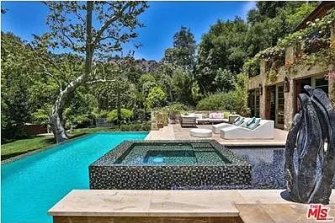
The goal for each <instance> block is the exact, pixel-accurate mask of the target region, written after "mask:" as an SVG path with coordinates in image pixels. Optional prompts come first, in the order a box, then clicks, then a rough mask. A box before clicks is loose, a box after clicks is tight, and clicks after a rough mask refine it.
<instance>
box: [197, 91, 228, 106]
mask: <svg viewBox="0 0 335 223" xmlns="http://www.w3.org/2000/svg"><path fill="white" fill-rule="evenodd" d="M231 94H232V93H231V92H228V93H216V94H212V95H210V96H208V97H206V98H203V99H201V100H200V101H199V102H198V104H197V110H232V109H233V106H232V103H233V102H232V97H231Z"/></svg>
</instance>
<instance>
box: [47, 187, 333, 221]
mask: <svg viewBox="0 0 335 223" xmlns="http://www.w3.org/2000/svg"><path fill="white" fill-rule="evenodd" d="M284 192H286V191H285V190H284V189H281V190H218V191H208V190H186V191H175V190H172V191H171V190H72V191H71V192H70V193H68V194H67V195H66V196H65V197H63V198H62V199H61V200H60V201H59V202H58V203H57V204H55V205H54V206H53V207H52V208H50V209H49V211H48V214H49V215H51V216H53V217H54V218H55V217H57V216H58V217H60V216H64V217H65V216H66V217H67V218H68V219H71V217H76V216H81V217H85V216H86V217H88V218H90V217H107V216H108V217H127V218H129V217H130V219H131V218H134V219H136V218H137V217H152V218H153V217H240V218H241V219H242V220H243V222H245V223H251V222H253V223H255V222H257V223H263V222H268V223H270V222H292V223H293V222H310V221H309V220H308V219H307V211H308V209H309V207H310V204H302V203H297V202H292V201H289V200H286V199H283V197H284V196H283V193H284ZM324 207H326V208H327V207H328V208H330V213H329V215H330V217H335V190H334V189H333V190H332V194H331V197H330V204H329V205H324ZM94 219H99V218H94Z"/></svg>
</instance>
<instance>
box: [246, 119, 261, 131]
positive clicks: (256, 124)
mask: <svg viewBox="0 0 335 223" xmlns="http://www.w3.org/2000/svg"><path fill="white" fill-rule="evenodd" d="M260 122H261V119H260V118H256V120H255V122H253V123H251V124H250V125H249V126H247V128H248V129H251V130H254V129H255V128H257V127H258V126H259V123H260Z"/></svg>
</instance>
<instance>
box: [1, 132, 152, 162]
mask: <svg viewBox="0 0 335 223" xmlns="http://www.w3.org/2000/svg"><path fill="white" fill-rule="evenodd" d="M118 133H129V134H131V133H147V134H149V132H148V131H110V132H109V131H97V132H92V133H89V134H84V135H82V136H78V137H75V138H70V139H67V140H66V141H64V142H62V143H59V144H57V143H55V144H52V145H50V146H47V147H44V148H41V149H37V150H34V151H31V152H27V153H23V154H21V155H18V156H14V157H11V158H8V159H5V160H1V166H2V165H5V164H9V163H12V162H15V161H17V160H20V159H23V158H25V157H28V156H32V155H35V154H36V153H40V152H43V151H48V150H50V149H54V147H56V146H60V145H66V144H68V143H73V142H75V141H77V140H82V139H84V138H88V137H92V136H94V135H97V134H118ZM143 140H144V139H143Z"/></svg>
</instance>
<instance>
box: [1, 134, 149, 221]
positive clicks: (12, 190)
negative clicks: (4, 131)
mask: <svg viewBox="0 0 335 223" xmlns="http://www.w3.org/2000/svg"><path fill="white" fill-rule="evenodd" d="M146 135H147V133H96V134H91V135H89V136H85V137H83V138H80V139H76V140H74V141H71V142H68V143H64V144H62V145H58V146H55V147H53V148H51V149H48V150H45V151H43V152H39V153H36V154H34V155H31V156H27V157H25V158H22V159H20V160H17V161H14V162H12V163H8V164H4V165H2V166H1V173H2V176H1V177H2V183H1V194H2V196H1V209H2V210H1V222H2V223H44V222H52V218H51V217H50V216H49V215H48V214H47V211H48V210H49V209H50V208H51V207H52V206H53V205H54V204H55V203H57V201H59V200H60V199H61V198H62V197H64V195H66V194H67V193H68V192H70V191H71V190H72V189H87V188H89V177H88V166H89V165H90V164H91V163H92V162H93V161H95V160H96V159H98V158H99V157H101V156H102V155H103V154H105V153H106V152H108V151H109V150H111V149H112V148H114V147H115V146H117V145H118V144H119V143H121V142H123V141H124V140H141V139H144V138H145V136H146Z"/></svg>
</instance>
